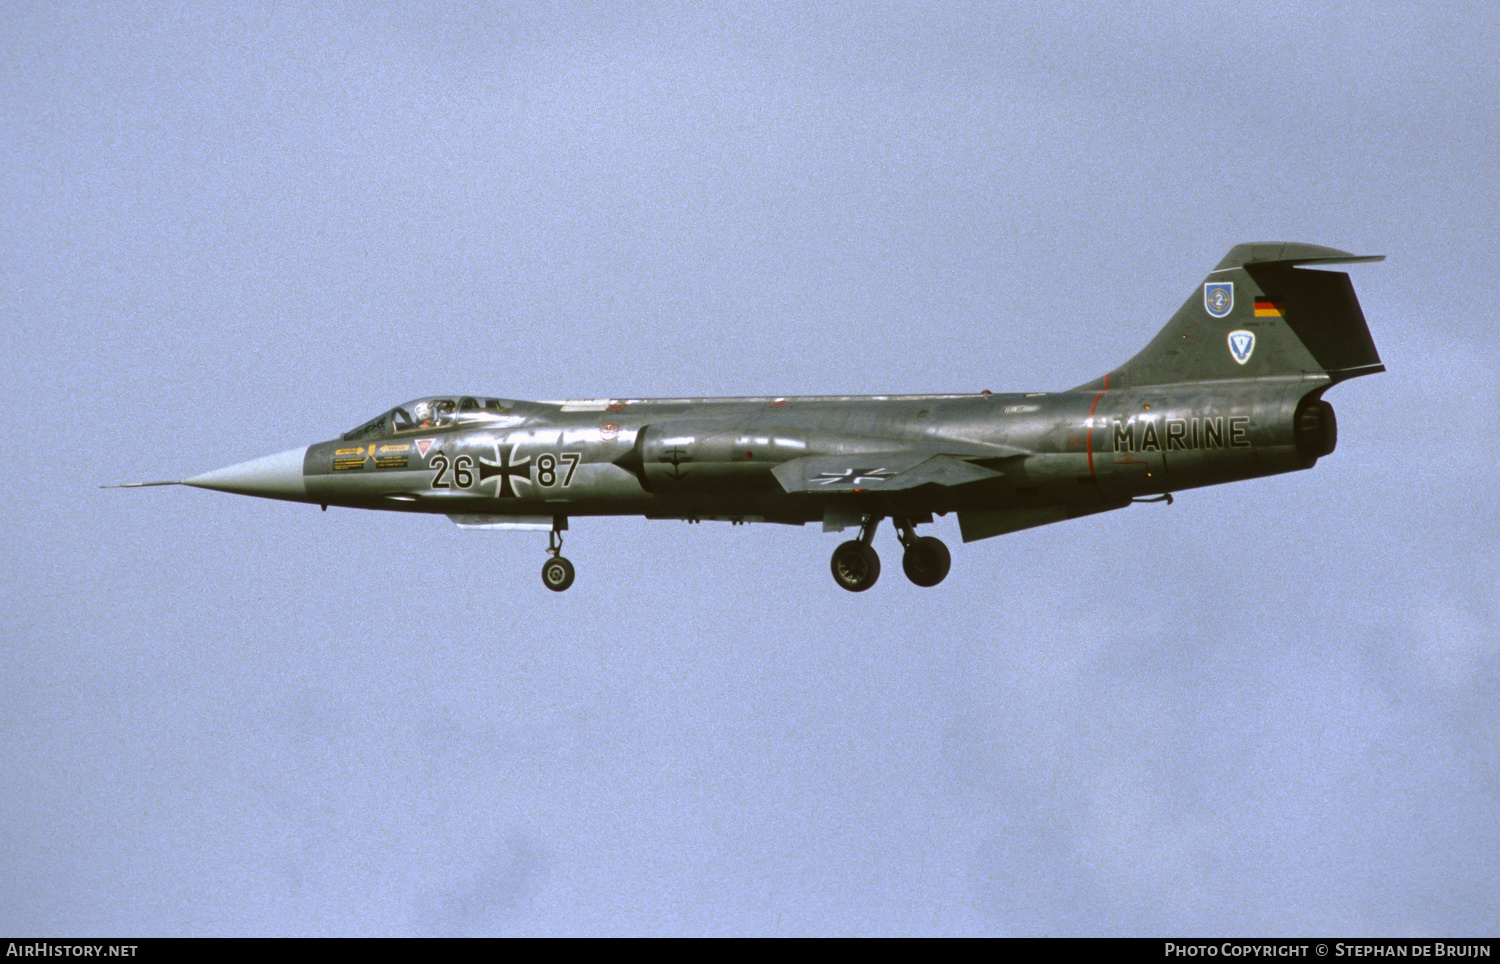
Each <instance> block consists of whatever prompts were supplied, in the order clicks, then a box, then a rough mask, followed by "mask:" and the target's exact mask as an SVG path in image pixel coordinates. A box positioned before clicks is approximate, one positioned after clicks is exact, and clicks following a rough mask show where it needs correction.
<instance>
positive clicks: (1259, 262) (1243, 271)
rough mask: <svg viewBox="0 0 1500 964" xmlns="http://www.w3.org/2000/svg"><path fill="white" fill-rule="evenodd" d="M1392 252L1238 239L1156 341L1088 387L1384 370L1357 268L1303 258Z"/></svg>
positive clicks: (1345, 258) (1336, 260)
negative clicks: (1362, 303)
mask: <svg viewBox="0 0 1500 964" xmlns="http://www.w3.org/2000/svg"><path fill="white" fill-rule="evenodd" d="M1384 257H1385V256H1384V255H1373V256H1361V255H1353V254H1349V253H1348V252H1345V251H1338V250H1336V249H1334V248H1325V247H1321V246H1319V245H1314V244H1286V243H1257V244H1240V245H1236V246H1235V247H1234V248H1233V249H1231V250H1230V252H1229V254H1227V255H1226V256H1225V257H1224V260H1223V261H1220V262H1219V265H1218V267H1216V268H1214V270H1213V271H1212V272H1210V273H1209V275H1208V277H1207V278H1205V279H1204V281H1203V284H1202V286H1201V287H1200V288H1199V289H1197V290H1195V291H1194V292H1193V294H1192V295H1191V296H1190V297H1189V298H1188V300H1187V303H1186V304H1184V305H1183V306H1182V307H1181V308H1180V309H1178V311H1177V313H1176V314H1175V315H1173V316H1172V320H1171V321H1169V322H1167V326H1166V327H1165V328H1163V329H1162V330H1161V332H1160V333H1158V334H1157V336H1156V337H1155V338H1153V339H1152V340H1151V343H1150V344H1148V345H1147V346H1146V347H1145V348H1144V349H1143V350H1142V351H1141V352H1140V353H1139V354H1137V355H1136V356H1135V357H1134V358H1132V359H1130V361H1128V362H1126V363H1125V364H1123V365H1121V366H1120V367H1119V368H1116V369H1115V370H1114V371H1111V372H1110V373H1109V374H1107V375H1104V376H1103V377H1101V378H1098V379H1096V380H1094V381H1092V382H1090V383H1088V384H1087V385H1082V386H1079V389H1078V390H1080V391H1100V390H1108V389H1121V388H1136V387H1141V386H1147V385H1172V384H1179V383H1183V382H1212V381H1228V380H1240V379H1257V378H1275V377H1285V376H1297V375H1301V376H1304V377H1309V378H1310V379H1312V380H1314V381H1316V382H1320V383H1321V387H1323V388H1327V387H1328V386H1329V385H1332V384H1334V383H1337V382H1340V381H1343V380H1344V379H1347V378H1354V377H1357V376H1359V375H1371V374H1374V373H1376V372H1383V371H1385V366H1384V365H1383V364H1381V361H1380V355H1379V354H1378V353H1377V352H1376V351H1375V342H1374V341H1373V340H1372V339H1371V338H1370V329H1369V327H1368V326H1367V325H1366V324H1365V316H1364V312H1363V311H1361V310H1360V307H1359V299H1358V298H1356V297H1355V296H1354V287H1353V286H1352V285H1351V284H1350V283H1349V276H1348V275H1347V274H1343V273H1340V272H1336V271H1318V270H1305V269H1301V268H1299V267H1298V266H1299V265H1321V264H1345V263H1350V262H1356V261H1380V260H1382V259H1383V258H1384ZM1319 376H1325V377H1326V379H1327V380H1326V381H1325V380H1324V378H1323V377H1319Z"/></svg>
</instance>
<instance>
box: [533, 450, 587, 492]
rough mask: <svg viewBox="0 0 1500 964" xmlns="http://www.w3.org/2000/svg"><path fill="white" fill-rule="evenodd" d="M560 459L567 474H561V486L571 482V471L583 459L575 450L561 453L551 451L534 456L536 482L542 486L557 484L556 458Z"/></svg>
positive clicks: (573, 470) (574, 470)
mask: <svg viewBox="0 0 1500 964" xmlns="http://www.w3.org/2000/svg"><path fill="white" fill-rule="evenodd" d="M558 459H562V461H563V462H564V463H566V465H567V474H566V475H564V476H563V479H562V484H563V488H567V487H568V486H570V485H572V484H573V473H574V472H576V471H578V463H579V462H581V461H583V456H582V455H579V454H578V453H577V452H564V453H563V454H562V455H553V454H552V453H551V452H546V453H543V454H542V455H538V456H537V457H536V484H537V485H542V486H553V485H556V484H557V460H558Z"/></svg>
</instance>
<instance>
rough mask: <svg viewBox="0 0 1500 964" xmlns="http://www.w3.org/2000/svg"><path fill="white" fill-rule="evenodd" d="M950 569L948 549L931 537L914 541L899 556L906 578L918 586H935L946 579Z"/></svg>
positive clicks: (940, 541)
mask: <svg viewBox="0 0 1500 964" xmlns="http://www.w3.org/2000/svg"><path fill="white" fill-rule="evenodd" d="M952 567H953V556H952V555H951V554H950V553H949V552H948V547H947V546H945V545H943V543H942V540H940V539H934V538H933V537H932V536H923V537H922V538H920V539H918V540H916V541H915V542H913V543H912V544H911V545H909V546H907V547H906V552H905V554H903V555H902V556H901V568H902V569H905V570H906V578H908V579H910V580H911V581H912V582H914V583H916V584H917V585H919V586H936V585H937V584H938V583H940V582H942V581H943V579H945V578H946V577H947V575H948V570H949V569H951V568H952Z"/></svg>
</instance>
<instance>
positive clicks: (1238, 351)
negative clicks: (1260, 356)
mask: <svg viewBox="0 0 1500 964" xmlns="http://www.w3.org/2000/svg"><path fill="white" fill-rule="evenodd" d="M1253 351H1255V332H1253V331H1243V330H1241V331H1231V332H1230V333H1229V354H1231V355H1233V356H1234V360H1235V361H1237V362H1239V363H1240V364H1241V365H1243V364H1245V362H1247V361H1249V360H1250V353H1251V352H1253Z"/></svg>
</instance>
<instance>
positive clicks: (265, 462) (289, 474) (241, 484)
mask: <svg viewBox="0 0 1500 964" xmlns="http://www.w3.org/2000/svg"><path fill="white" fill-rule="evenodd" d="M306 457H307V446H305V445H304V446H302V447H301V448H300V449H289V450H288V451H285V452H277V453H276V454H275V455H267V456H266V457H265V458H259V459H251V460H250V461H248V462H241V463H240V464H238V465H231V466H229V467H228V468H223V469H215V470H214V471H212V472H204V473H203V474H202V475H195V476H193V477H192V478H191V479H187V480H186V481H184V482H183V483H182V484H183V485H191V486H196V487H197V488H200V489H214V490H216V491H218V492H233V493H235V494H236V495H258V496H260V497H261V498H263V499H292V500H294V501H306V499H307V483H306V482H305V481H304V480H303V478H302V461H303V459H305V458H306Z"/></svg>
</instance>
